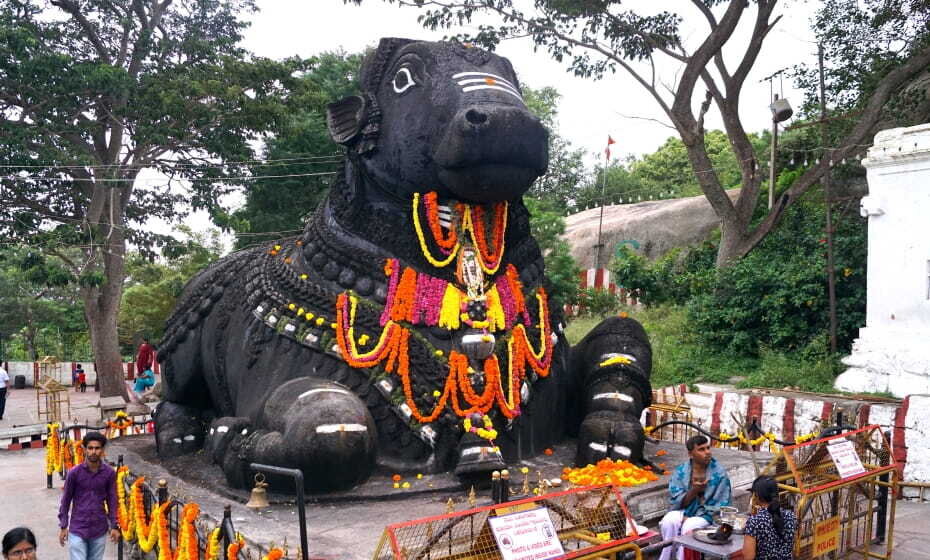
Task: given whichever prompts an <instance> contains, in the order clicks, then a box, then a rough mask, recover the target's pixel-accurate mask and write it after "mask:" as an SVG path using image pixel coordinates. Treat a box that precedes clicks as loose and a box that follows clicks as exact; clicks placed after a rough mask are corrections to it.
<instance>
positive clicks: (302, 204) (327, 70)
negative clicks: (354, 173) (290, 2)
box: [221, 51, 361, 249]
mask: <svg viewBox="0 0 930 560" xmlns="http://www.w3.org/2000/svg"><path fill="white" fill-rule="evenodd" d="M360 65H361V55H359V54H346V53H344V52H341V51H340V52H331V53H324V54H322V55H320V56H318V57H317V58H315V59H314V60H313V62H312V65H311V68H310V69H309V70H308V71H307V72H306V73H305V74H304V75H303V76H302V77H301V79H300V81H299V82H298V87H297V91H295V93H294V98H295V99H294V101H293V102H292V105H294V106H295V107H296V109H295V110H294V111H293V113H292V114H291V116H289V117H288V118H287V120H286V122H285V123H284V125H283V126H282V127H281V130H280V131H279V133H278V134H277V135H276V136H275V137H273V138H271V139H269V140H268V142H267V144H266V158H267V160H268V163H264V164H260V165H254V166H252V173H253V174H255V175H257V176H259V177H267V178H260V179H257V180H255V181H252V182H251V184H250V185H249V187H248V189H247V190H246V198H245V204H244V205H243V206H242V207H241V208H239V209H238V210H236V211H235V212H234V213H233V214H232V216H230V217H229V219H228V220H226V221H223V222H221V223H222V224H223V225H229V226H230V227H232V228H233V229H234V230H235V231H236V232H237V233H238V234H239V236H238V237H237V242H236V248H237V249H241V248H243V247H246V246H248V245H251V244H255V243H260V242H263V241H268V240H273V239H279V238H281V237H283V236H286V235H288V234H289V233H294V232H295V230H300V229H301V228H302V227H303V224H304V222H305V221H306V219H307V217H308V216H309V215H310V214H311V213H312V212H313V211H314V210H315V209H316V208H317V206H319V204H320V202H322V201H323V199H324V197H325V196H326V193H327V192H328V191H329V186H330V184H331V183H332V181H333V178H334V176H335V173H336V172H337V171H338V170H339V164H340V162H341V161H342V150H341V149H340V147H339V146H338V145H336V143H334V142H333V141H332V139H331V138H330V137H329V131H328V130H327V128H326V105H327V104H328V103H332V102H334V101H338V100H339V99H341V98H343V97H346V96H348V95H351V94H354V93H356V92H357V91H358V73H359V68H360ZM281 175H297V176H296V177H293V176H290V177H280V176H281Z"/></svg>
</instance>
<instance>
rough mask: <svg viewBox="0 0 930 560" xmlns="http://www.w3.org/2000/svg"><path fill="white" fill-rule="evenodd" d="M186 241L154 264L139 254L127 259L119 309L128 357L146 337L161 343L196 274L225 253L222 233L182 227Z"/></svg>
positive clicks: (174, 245)
mask: <svg viewBox="0 0 930 560" xmlns="http://www.w3.org/2000/svg"><path fill="white" fill-rule="evenodd" d="M178 231H179V232H180V233H182V234H183V236H184V238H185V239H184V241H182V242H178V243H172V244H170V245H168V246H167V247H166V248H165V251H164V253H165V258H164V259H160V260H158V261H151V260H149V259H147V258H146V257H145V256H143V255H141V254H139V253H131V254H130V255H129V256H128V258H127V259H126V261H127V262H126V271H127V275H126V287H125V289H124V290H123V300H122V303H121V305H120V310H119V341H120V345H121V347H122V349H123V353H124V354H129V355H132V354H133V352H134V351H135V347H136V346H137V345H138V343H139V341H140V339H141V338H143V337H148V338H149V340H158V339H159V338H161V336H162V335H163V334H164V329H165V323H166V322H167V320H168V317H169V315H171V312H172V311H173V310H174V307H175V304H176V303H177V300H178V298H179V297H181V294H182V293H183V291H184V286H185V285H186V284H187V281H188V280H190V279H191V278H192V277H193V276H194V275H195V274H197V273H198V272H200V271H201V270H203V269H204V268H205V267H206V266H207V265H209V264H210V263H211V262H213V261H215V260H217V259H218V258H219V257H220V254H221V253H222V252H223V244H222V242H221V241H220V232H219V231H218V230H210V231H209V232H206V233H205V232H196V233H195V232H193V231H191V229H190V228H189V227H187V226H179V227H178Z"/></svg>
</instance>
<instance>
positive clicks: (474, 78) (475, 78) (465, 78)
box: [452, 72, 523, 101]
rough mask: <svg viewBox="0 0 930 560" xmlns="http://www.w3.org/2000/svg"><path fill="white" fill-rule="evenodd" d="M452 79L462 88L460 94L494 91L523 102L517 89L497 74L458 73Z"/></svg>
mask: <svg viewBox="0 0 930 560" xmlns="http://www.w3.org/2000/svg"><path fill="white" fill-rule="evenodd" d="M452 79H453V80H458V84H459V85H460V86H462V93H468V92H470V91H477V90H481V89H496V90H498V91H503V92H505V93H509V94H510V95H512V96H514V97H516V98H517V99H519V100H521V101H522V100H523V96H522V95H520V91H519V90H517V87H516V86H515V85H513V84H512V83H510V81H509V80H508V79H507V78H503V77H501V76H498V75H497V74H489V73H487V72H459V73H458V74H455V75H454V76H452Z"/></svg>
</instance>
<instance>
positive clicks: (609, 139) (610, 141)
mask: <svg viewBox="0 0 930 560" xmlns="http://www.w3.org/2000/svg"><path fill="white" fill-rule="evenodd" d="M611 144H616V142H615V141H614V139H613V138H611V137H610V135H609V134H608V135H607V149H605V150H604V153H605V154H607V160H608V161H610V145H611Z"/></svg>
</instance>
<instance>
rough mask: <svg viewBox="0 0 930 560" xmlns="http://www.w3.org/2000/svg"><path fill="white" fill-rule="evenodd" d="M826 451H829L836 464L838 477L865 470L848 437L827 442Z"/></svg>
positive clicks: (860, 472) (847, 476) (845, 476)
mask: <svg viewBox="0 0 930 560" xmlns="http://www.w3.org/2000/svg"><path fill="white" fill-rule="evenodd" d="M827 451H829V452H830V458H832V459H833V464H834V465H836V472H837V473H838V474H839V475H840V478H849V477H851V476H856V475H857V474H862V473H864V472H865V467H864V466H862V460H861V459H860V458H859V454H858V453H856V448H855V447H853V442H851V441H849V440H848V439H837V440H832V441H830V442H828V443H827Z"/></svg>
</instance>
